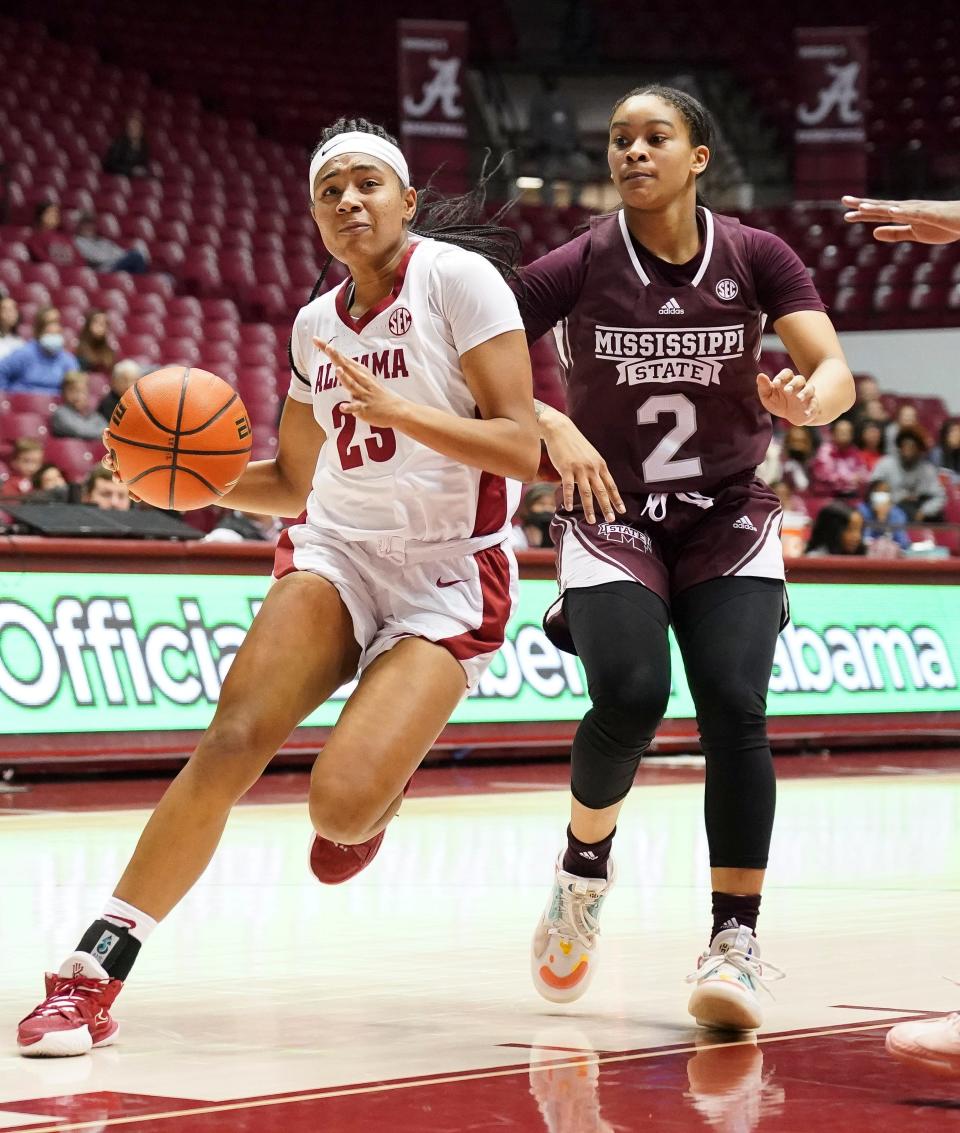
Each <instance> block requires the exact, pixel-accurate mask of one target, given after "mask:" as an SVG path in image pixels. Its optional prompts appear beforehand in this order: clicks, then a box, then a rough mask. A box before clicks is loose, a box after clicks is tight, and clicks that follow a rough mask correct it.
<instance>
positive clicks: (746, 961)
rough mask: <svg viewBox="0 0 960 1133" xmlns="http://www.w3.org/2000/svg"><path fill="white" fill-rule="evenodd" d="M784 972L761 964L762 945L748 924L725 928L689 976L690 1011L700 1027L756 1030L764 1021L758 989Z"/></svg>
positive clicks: (765, 986)
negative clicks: (691, 986)
mask: <svg viewBox="0 0 960 1133" xmlns="http://www.w3.org/2000/svg"><path fill="white" fill-rule="evenodd" d="M783 977H784V973H783V972H782V971H781V970H780V969H779V968H777V967H775V966H774V965H773V964H770V963H767V964H761V963H760V945H759V944H758V943H757V938H756V937H755V936H754V935H753V933H752V932H751V930H750V929H749V928H747V927H746V926H741V925H736V924H735V925H734V927H733V928H726V929H722V930H721V931H720V932H718V933H717V935H716V936H715V937H714V938H713V940H712V941H711V943H710V948H709V949H708V950H707V951H706V952H704V953H703V955H702V956H701V957H700V959H699V960H698V961H697V970H696V971H695V972H693V973H691V974H690V975H689V976H687V982H688V983H692V984H694V985H695V987H694V989H693V992H692V994H691V996H690V1002H689V1004H688V1005H687V1010H688V1011H689V1012H690V1014H691V1015H692V1016H693V1017H694V1019H696V1021H697V1022H698V1023H699V1024H700V1026H701V1027H713V1028H715V1029H716V1030H720V1031H753V1030H756V1029H757V1027H759V1026H760V1025H761V1024H762V1023H763V1009H762V1007H761V1005H760V999H759V997H758V995H757V991H758V989H760V988H763V990H764V991H766V992H767V994H768V995H771V998H772V994H771V992H770V990H769V989H768V988H767V983H768V982H769V981H771V980H781V979H783Z"/></svg>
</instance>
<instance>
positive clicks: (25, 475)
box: [0, 437, 43, 498]
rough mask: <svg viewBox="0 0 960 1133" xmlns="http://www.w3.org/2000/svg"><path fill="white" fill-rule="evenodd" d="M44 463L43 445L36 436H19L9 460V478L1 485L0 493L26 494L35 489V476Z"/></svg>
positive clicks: (10, 494) (9, 494)
mask: <svg viewBox="0 0 960 1133" xmlns="http://www.w3.org/2000/svg"><path fill="white" fill-rule="evenodd" d="M42 465H43V445H42V444H41V443H40V442H39V441H38V440H36V439H35V438H34V437H17V439H16V440H15V441H14V442H13V453H12V454H11V456H10V459H9V460H8V461H7V467H8V468H9V469H10V478H9V480H6V481H4V483H3V485H2V487H0V495H2V496H7V497H8V498H9V497H10V496H26V495H28V494H29V493H30V492H32V491H33V478H34V476H36V474H37V473H38V472H39V471H40V468H41V466H42Z"/></svg>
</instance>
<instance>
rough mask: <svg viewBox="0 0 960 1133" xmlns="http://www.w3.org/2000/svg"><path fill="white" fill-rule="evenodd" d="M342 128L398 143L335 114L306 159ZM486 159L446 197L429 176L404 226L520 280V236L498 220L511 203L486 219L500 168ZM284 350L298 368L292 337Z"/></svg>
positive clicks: (371, 125) (316, 288)
mask: <svg viewBox="0 0 960 1133" xmlns="http://www.w3.org/2000/svg"><path fill="white" fill-rule="evenodd" d="M345 133H359V134H372V135H373V136H374V137H376V138H383V140H384V141H387V142H390V143H391V145H397V139H396V138H395V137H393V135H392V134H389V133H388V132H387V131H386V130H385V129H384V127H383V126H380V125H378V124H377V123H375V122H368V121H367V119H366V118H338V119H337V121H336V122H334V123H332V124H331V125H330V126H327V128H326V129H325V130H324V131H323V133H322V134H321V135H320V140H319V141H318V142H317V144H316V145H315V146H314V148H313V152H312V153H311V154H310V159H311V161H312V160H313V158H314V157H315V156H316V154H317V151H318V150H319V149H320V148H321V147H322V146H324V145H326V143H327V142H328V141H330V139H331V138H334V137H336V136H337V135H338V134H345ZM488 161H489V155H488V157H487V159H486V160H484V163H483V168H482V169H481V171H480V178H479V180H478V181H477V184H476V185H474V187H473V188H472V189H471V190H470V191H469V192H467V193H463V194H461V195H460V196H456V197H445V196H443V195H441V194H440V193H439V192H437V190H436V189H435V188H434V187H433V183H432V180H431V181H428V182H427V185H426V187H425V188H424V189H423V190H422V191H421V192H420V193H419V195H418V197H417V211H416V213H415V214H414V217H413V219H412V220H411V221H410V225H409V227H408V229H407V231H408V232H410V233H411V234H412V235H414V236H428V237H431V238H432V239H434V240H441V241H443V242H444V243H446V244H453V245H455V246H456V247H458V248H464V249H465V250H466V251H468V252H476V253H477V255H479V256H483V258H484V259H485V260H487V261H489V262H490V263H491V264H493V266H494V267H495V268H496V269H497V271H498V272H500V274H501V275H502V276H503V277H504V279H507V280H514V281H517V282H519V281H520V276H519V273H518V271H517V267H518V265H519V263H520V256H521V252H522V245H521V242H520V237H519V236H518V234H517V233H516V232H515V231H514V230H513V229H512V228H508V227H507V226H506V225H504V224H500V223H499V221H500V220H501V219H502V217H503V215H504V213H505V212H506V211H507V209H508V208H509V207H510V203H508V204H507V205H505V206H504V207H503V208H501V209H499V210H498V211H497V212H496V213H495V214H494V215H493V216H492V217H490V218H489V219H487V217H486V209H485V205H486V198H487V184H488V183H489V181H490V179H491V178H492V177H493V176H494V174H495V173H496V172H497V170H498V169H499V168H500V166H499V164H498V165H496V166H494V167H493V168H492V169H490V170H489V171H488V169H487V164H488ZM332 263H333V256H331V255H328V256H327V260H326V262H325V263H324V264H323V266H322V268H321V269H320V275H319V276H318V277H317V281H316V283H315V284H314V285H313V290H312V291H311V292H310V298H309V300H308V302H311V303H312V302H313V300H314V299H316V297H317V296H318V295H319V294H320V291H321V290H322V288H323V281H324V280H325V279H326V276H327V272H328V271H329V270H330V265H331V264H332ZM521 286H522V284H521ZM287 354H288V355H289V358H290V367H291V369H292V370H294V372H298V371H297V368H296V366H295V365H294V362H293V348H292V341H291V342H288V344H287ZM302 376H303V375H301V377H302Z"/></svg>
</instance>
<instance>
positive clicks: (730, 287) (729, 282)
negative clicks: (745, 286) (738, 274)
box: [717, 279, 740, 299]
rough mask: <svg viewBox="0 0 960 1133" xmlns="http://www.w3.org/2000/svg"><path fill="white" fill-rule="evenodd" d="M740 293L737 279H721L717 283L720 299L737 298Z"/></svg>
mask: <svg viewBox="0 0 960 1133" xmlns="http://www.w3.org/2000/svg"><path fill="white" fill-rule="evenodd" d="M739 293H740V288H739V287H738V286H737V281H736V280H735V279H721V280H720V282H719V283H718V284H717V297H718V298H719V299H736V297H737V295H738V294H739Z"/></svg>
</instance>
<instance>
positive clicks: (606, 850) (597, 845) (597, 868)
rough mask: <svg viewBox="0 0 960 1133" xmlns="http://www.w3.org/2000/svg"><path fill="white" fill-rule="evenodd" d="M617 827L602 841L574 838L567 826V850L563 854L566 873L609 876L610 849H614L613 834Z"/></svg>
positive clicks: (578, 875)
mask: <svg viewBox="0 0 960 1133" xmlns="http://www.w3.org/2000/svg"><path fill="white" fill-rule="evenodd" d="M616 832H617V828H616V827H614V828H613V829H612V830H611V831H610V833H609V834H608V835H607V836H606V838H604V839H603V840H602V841H600V842H581V841H580V839H579V838H574V836H573V832H572V831H571V829H570V827H569V826H568V827H567V850H566V853H565V854H564V855H563V871H564V873H572V874H574V875H575V876H576V877H601V878H605V877H606V876H607V862H608V861H609V860H610V851H611V849H613V836H614V834H616Z"/></svg>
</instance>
